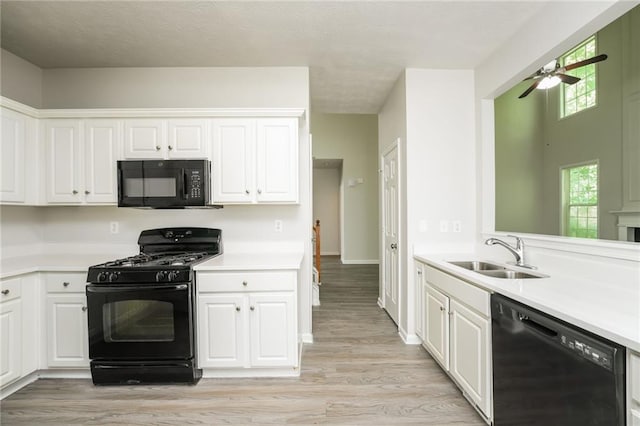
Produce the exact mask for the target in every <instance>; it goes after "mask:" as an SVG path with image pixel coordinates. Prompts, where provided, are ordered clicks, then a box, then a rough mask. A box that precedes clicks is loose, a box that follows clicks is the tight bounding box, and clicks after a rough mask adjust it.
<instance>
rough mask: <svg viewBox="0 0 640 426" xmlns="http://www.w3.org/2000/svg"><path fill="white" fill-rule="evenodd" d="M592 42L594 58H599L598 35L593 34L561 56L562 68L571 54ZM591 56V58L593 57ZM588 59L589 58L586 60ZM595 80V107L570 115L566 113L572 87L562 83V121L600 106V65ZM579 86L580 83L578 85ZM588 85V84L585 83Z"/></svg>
mask: <svg viewBox="0 0 640 426" xmlns="http://www.w3.org/2000/svg"><path fill="white" fill-rule="evenodd" d="M591 40H593V42H594V44H595V47H594V55H593V56H597V55H598V45H599V43H598V34H597V33H596V34H593V35H591V36H589V37H587V38H586V39H585V40H583V41H582V42H581V43H579V44H577V45H576V46H574V47H572V48H571V49H570V50H568V51H567V52H565V53H564V54H562V55H560V57H559V58H558V61H559V62H560V66H561V67H563V66H565V61H566V57H567V56H569V55H570V54H571V53H573V52H575V51H576V50H578V49H580V48H581V47H583V46H585V45H587V44H588V43H589V42H590V41H591ZM593 56H590V57H589V58H591V57H593ZM585 59H588V58H585ZM593 66H594V74H593V75H594V80H595V87H594V90H593V92H594V93H595V102H594V104H593V105H591V106H588V107H586V108H583V109H581V110H576V112H574V113H571V114H568V115H567V113H566V110H567V104H566V101H565V99H566V90H567V89H568V88H569V87H570V86H571V85H569V84H565V83H561V86H562V87H561V88H560V96H559V98H560V108H559V112H560V119H561V120H563V119H565V118H570V117H574V116H575V115H577V114H579V113H581V112H582V111H587V110H589V109H591V108H595V107H597V106H598V97H599V96H598V88H599V86H600V81H599V80H600V78H599V77H598V75H599V74H600V73H599V72H598V63H594V64H593ZM576 84H578V83H576ZM585 84H586V83H585Z"/></svg>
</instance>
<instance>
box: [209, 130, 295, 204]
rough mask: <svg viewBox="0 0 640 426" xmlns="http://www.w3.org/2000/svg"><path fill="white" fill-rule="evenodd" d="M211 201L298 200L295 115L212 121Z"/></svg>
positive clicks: (280, 201) (258, 201)
mask: <svg viewBox="0 0 640 426" xmlns="http://www.w3.org/2000/svg"><path fill="white" fill-rule="evenodd" d="M212 167H213V179H214V180H213V202H214V203H227V204H233V203H297V202H298V120H297V119H296V118H260V119H245V118H237V119H236V118H229V119H215V120H213V165H212Z"/></svg>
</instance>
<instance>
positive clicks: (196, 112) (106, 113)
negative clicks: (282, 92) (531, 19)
mask: <svg viewBox="0 0 640 426" xmlns="http://www.w3.org/2000/svg"><path fill="white" fill-rule="evenodd" d="M0 106H3V107H5V108H9V109H12V110H14V111H17V112H21V113H23V114H26V115H29V116H31V117H34V118H132V117H136V118H139V117H142V118H150V117H153V118H160V117H165V118H180V117H298V118H301V119H303V120H304V118H305V109H304V108H83V109H71V108H70V109H36V108H32V107H30V106H28V105H24V104H22V103H20V102H16V101H14V100H12V99H9V98H6V97H4V96H0Z"/></svg>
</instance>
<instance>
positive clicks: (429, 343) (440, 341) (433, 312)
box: [424, 283, 449, 370]
mask: <svg viewBox="0 0 640 426" xmlns="http://www.w3.org/2000/svg"><path fill="white" fill-rule="evenodd" d="M424 304H425V316H424V336H425V337H424V346H425V347H426V348H427V350H428V351H429V352H430V353H431V355H433V357H434V358H435V359H436V360H437V361H438V362H439V363H440V364H441V365H442V367H443V368H444V369H445V370H449V298H448V297H447V296H445V295H444V294H442V293H440V292H439V291H438V290H436V289H435V288H433V287H432V286H430V285H429V284H428V283H425V286H424Z"/></svg>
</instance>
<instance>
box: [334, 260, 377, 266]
mask: <svg viewBox="0 0 640 426" xmlns="http://www.w3.org/2000/svg"><path fill="white" fill-rule="evenodd" d="M340 260H341V261H342V263H343V264H345V265H379V264H380V261H379V260H378V259H362V260H357V259H340Z"/></svg>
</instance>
